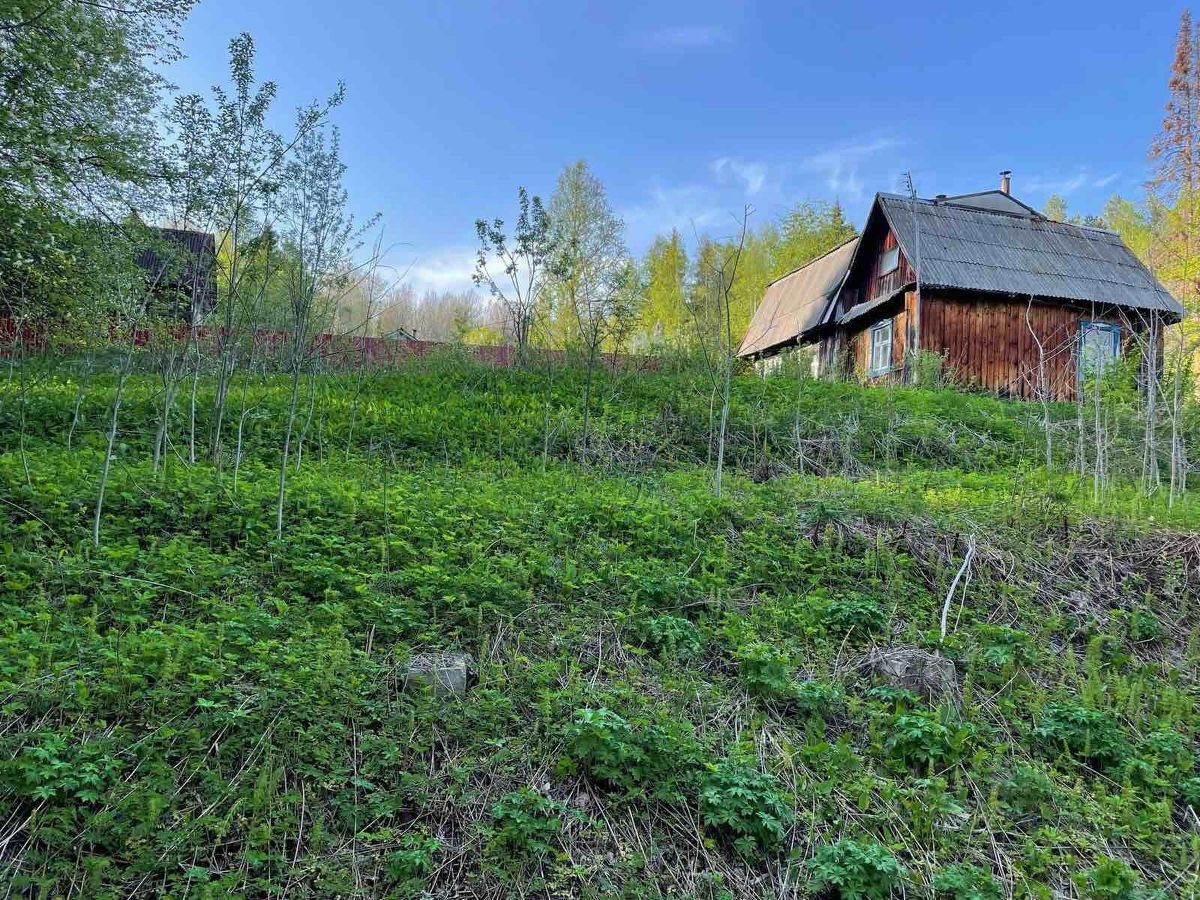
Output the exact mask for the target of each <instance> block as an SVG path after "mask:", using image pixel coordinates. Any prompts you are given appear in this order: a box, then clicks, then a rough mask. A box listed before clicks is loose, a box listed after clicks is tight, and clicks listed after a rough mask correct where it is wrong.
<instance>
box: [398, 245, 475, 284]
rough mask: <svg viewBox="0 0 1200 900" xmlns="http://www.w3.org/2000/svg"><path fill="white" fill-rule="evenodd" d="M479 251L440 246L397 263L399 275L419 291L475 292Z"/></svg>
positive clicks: (469, 248)
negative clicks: (474, 279)
mask: <svg viewBox="0 0 1200 900" xmlns="http://www.w3.org/2000/svg"><path fill="white" fill-rule="evenodd" d="M475 252H476V251H475V250H474V249H473V248H471V247H440V248H434V249H431V250H429V251H427V252H425V253H418V254H417V255H416V256H415V258H413V259H410V260H401V261H400V262H398V263H396V264H395V268H396V269H397V271H398V274H400V275H403V276H404V281H405V282H406V283H407V284H411V285H412V286H413V288H414V289H415V290H416V291H417V292H418V293H424V292H425V291H474V290H476V288H475V284H474V282H473V281H471V276H472V274H474V272H475Z"/></svg>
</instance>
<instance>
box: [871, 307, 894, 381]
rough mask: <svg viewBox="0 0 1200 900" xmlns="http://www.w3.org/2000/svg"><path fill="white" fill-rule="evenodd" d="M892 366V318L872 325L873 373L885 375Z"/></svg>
mask: <svg viewBox="0 0 1200 900" xmlns="http://www.w3.org/2000/svg"><path fill="white" fill-rule="evenodd" d="M891 368H892V320H891V319H888V320H887V321H886V322H879V323H878V324H875V325H872V326H871V371H870V374H871V375H884V374H886V373H887V372H889V371H890V370H891Z"/></svg>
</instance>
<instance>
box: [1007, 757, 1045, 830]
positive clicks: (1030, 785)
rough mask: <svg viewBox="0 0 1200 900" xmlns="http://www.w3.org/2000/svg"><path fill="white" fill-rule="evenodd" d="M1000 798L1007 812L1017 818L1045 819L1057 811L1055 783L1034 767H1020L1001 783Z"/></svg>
mask: <svg viewBox="0 0 1200 900" xmlns="http://www.w3.org/2000/svg"><path fill="white" fill-rule="evenodd" d="M998 796H999V801H1000V805H1001V807H1002V808H1003V809H1004V810H1005V812H1007V813H1008V814H1009V815H1012V816H1016V817H1017V818H1021V819H1038V818H1045V817H1047V816H1051V815H1053V814H1054V811H1055V791H1054V782H1053V781H1051V780H1050V776H1049V775H1047V774H1046V773H1045V772H1043V771H1042V770H1041V769H1036V768H1034V767H1033V766H1018V767H1017V768H1016V770H1015V771H1014V772H1013V773H1012V775H1011V776H1009V777H1008V778H1006V779H1005V780H1004V781H1003V782H1001V784H1000V790H999V792H998Z"/></svg>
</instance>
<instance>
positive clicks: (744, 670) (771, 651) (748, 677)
mask: <svg viewBox="0 0 1200 900" xmlns="http://www.w3.org/2000/svg"><path fill="white" fill-rule="evenodd" d="M736 657H737V663H738V677H739V678H740V679H741V682H742V685H743V686H744V687H745V688H746V692H747V693H748V694H750V696H752V697H759V698H761V699H764V700H787V699H790V698H792V697H793V696H794V695H795V691H796V685H795V682H794V681H793V680H792V665H791V660H790V659H789V657H788V654H787V653H786V652H785V651H784V650H782V649H781V648H779V647H775V646H772V645H771V644H768V643H766V642H763V641H754V642H752V643H749V644H746V645H745V646H742V647H739V648H738V649H737V653H736Z"/></svg>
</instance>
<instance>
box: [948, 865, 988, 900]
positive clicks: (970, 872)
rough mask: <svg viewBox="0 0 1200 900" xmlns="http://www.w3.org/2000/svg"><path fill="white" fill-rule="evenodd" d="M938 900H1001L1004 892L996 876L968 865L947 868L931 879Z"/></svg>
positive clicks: (978, 867)
mask: <svg viewBox="0 0 1200 900" xmlns="http://www.w3.org/2000/svg"><path fill="white" fill-rule="evenodd" d="M933 890H934V892H935V893H936V895H937V897H938V898H939V900H1001V898H1003V896H1004V891H1003V890H1002V889H1001V887H1000V882H999V881H998V880H997V879H996V876H995V875H993V874H992V873H991V872H989V871H988V870H987V869H984V868H981V867H980V866H975V865H971V864H970V863H958V864H957V865H953V866H948V867H947V868H945V869H943V870H942V871H941V872H939V873H938V874H937V875H936V876H935V877H934V879H933Z"/></svg>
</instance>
